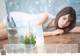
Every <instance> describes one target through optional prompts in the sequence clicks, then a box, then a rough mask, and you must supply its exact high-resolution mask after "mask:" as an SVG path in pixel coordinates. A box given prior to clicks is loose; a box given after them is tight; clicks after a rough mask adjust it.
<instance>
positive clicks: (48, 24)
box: [0, 7, 76, 39]
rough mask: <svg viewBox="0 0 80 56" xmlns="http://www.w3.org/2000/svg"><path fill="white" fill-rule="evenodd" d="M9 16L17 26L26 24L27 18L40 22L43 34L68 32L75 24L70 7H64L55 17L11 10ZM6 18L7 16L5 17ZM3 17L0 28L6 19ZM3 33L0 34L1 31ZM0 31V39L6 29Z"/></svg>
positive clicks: (73, 11)
mask: <svg viewBox="0 0 80 56" xmlns="http://www.w3.org/2000/svg"><path fill="white" fill-rule="evenodd" d="M10 16H11V17H12V18H13V19H14V21H15V23H16V25H17V27H19V26H23V25H25V24H26V21H27V18H28V19H31V20H34V21H35V20H36V19H38V20H37V21H36V23H37V24H42V26H43V31H44V36H50V35H58V34H63V33H66V32H69V31H70V30H71V29H73V28H74V27H75V24H76V12H75V10H74V9H73V8H72V7H65V8H63V9H62V10H61V11H59V13H58V14H57V15H56V17H54V16H52V15H50V14H48V13H41V14H32V15H31V14H26V13H23V12H11V13H10ZM6 18H7V17H6ZM6 18H5V19H4V20H3V22H2V23H0V28H4V25H5V24H6V21H7V19H6ZM2 32H3V33H4V34H5V35H4V34H1V33H2ZM2 32H0V35H1V37H0V39H4V38H5V36H7V33H6V32H7V31H6V30H5V29H4V30H3V31H2Z"/></svg>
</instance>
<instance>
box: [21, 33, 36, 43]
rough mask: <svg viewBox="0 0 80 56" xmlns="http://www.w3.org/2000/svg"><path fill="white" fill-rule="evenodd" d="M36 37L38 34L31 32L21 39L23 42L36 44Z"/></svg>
mask: <svg viewBox="0 0 80 56" xmlns="http://www.w3.org/2000/svg"><path fill="white" fill-rule="evenodd" d="M35 38H36V36H35V35H34V34H30V35H29V36H27V35H26V36H22V37H21V40H20V41H21V42H22V43H23V44H36V40H35Z"/></svg>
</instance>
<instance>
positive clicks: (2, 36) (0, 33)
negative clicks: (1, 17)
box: [0, 22, 7, 40]
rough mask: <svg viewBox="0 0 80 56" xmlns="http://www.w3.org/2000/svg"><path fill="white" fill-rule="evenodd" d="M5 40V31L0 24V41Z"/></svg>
mask: <svg viewBox="0 0 80 56" xmlns="http://www.w3.org/2000/svg"><path fill="white" fill-rule="evenodd" d="M6 38H7V30H6V29H5V28H4V25H3V23H2V22H0V40H2V39H6Z"/></svg>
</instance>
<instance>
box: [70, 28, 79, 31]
mask: <svg viewBox="0 0 80 56" xmlns="http://www.w3.org/2000/svg"><path fill="white" fill-rule="evenodd" d="M70 32H80V27H75V28H73V29H72V30H71V31H70Z"/></svg>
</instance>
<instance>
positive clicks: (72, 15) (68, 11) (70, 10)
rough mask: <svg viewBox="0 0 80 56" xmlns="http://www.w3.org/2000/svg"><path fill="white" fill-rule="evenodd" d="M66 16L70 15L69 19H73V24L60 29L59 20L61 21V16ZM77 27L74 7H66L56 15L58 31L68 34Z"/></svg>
mask: <svg viewBox="0 0 80 56" xmlns="http://www.w3.org/2000/svg"><path fill="white" fill-rule="evenodd" d="M66 14H70V16H69V18H71V19H72V20H71V23H70V24H69V25H68V26H67V27H65V28H59V26H58V20H59V18H60V17H61V16H64V15H66ZM75 25H76V11H75V10H74V9H73V8H72V7H70V6H68V7H65V8H63V9H62V10H61V11H59V12H58V14H57V15H56V19H55V27H56V29H63V30H64V32H68V31H70V30H71V29H73V28H74V27H75Z"/></svg>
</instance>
